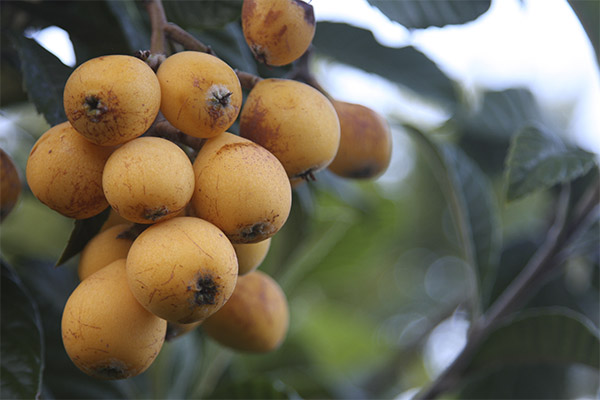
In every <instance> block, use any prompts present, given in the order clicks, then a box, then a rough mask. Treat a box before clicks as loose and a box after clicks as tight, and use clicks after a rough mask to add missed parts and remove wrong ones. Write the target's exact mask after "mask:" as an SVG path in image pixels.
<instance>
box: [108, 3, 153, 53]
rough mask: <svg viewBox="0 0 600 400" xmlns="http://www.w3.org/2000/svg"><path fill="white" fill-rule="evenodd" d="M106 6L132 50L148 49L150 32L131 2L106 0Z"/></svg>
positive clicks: (137, 8)
mask: <svg viewBox="0 0 600 400" xmlns="http://www.w3.org/2000/svg"><path fill="white" fill-rule="evenodd" d="M106 4H107V6H108V8H109V9H110V11H111V12H112V13H113V15H114V16H115V19H116V20H117V21H118V23H119V27H120V28H121V30H122V31H123V35H124V36H125V38H127V41H128V43H129V48H130V49H132V50H145V49H149V48H150V30H149V29H147V28H146V26H145V24H144V16H143V15H142V11H143V10H141V9H140V8H139V7H137V6H136V2H135V1H133V0H106Z"/></svg>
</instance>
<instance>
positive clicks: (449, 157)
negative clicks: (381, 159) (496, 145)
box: [405, 126, 501, 286]
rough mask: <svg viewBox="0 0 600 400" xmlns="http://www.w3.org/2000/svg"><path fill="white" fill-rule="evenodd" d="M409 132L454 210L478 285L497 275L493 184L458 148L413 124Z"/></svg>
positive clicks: (497, 226) (497, 235)
mask: <svg viewBox="0 0 600 400" xmlns="http://www.w3.org/2000/svg"><path fill="white" fill-rule="evenodd" d="M405 128H406V129H407V130H408V132H409V133H410V134H411V135H412V136H413V137H414V138H415V139H416V141H417V142H418V143H419V144H420V145H421V146H422V148H423V150H424V151H425V152H426V154H427V155H428V156H429V158H430V160H431V164H432V168H433V170H434V173H435V175H436V176H437V179H438V181H439V183H440V186H441V187H442V192H443V193H444V195H445V197H446V200H447V201H448V203H449V207H450V210H451V214H452V219H453V221H454V225H455V227H456V231H457V234H458V236H459V240H460V243H461V247H462V249H463V253H464V256H465V261H467V262H468V263H469V264H470V265H472V267H473V268H475V270H476V272H477V274H478V276H479V282H478V283H479V285H480V286H481V285H482V283H485V284H486V285H487V280H488V279H491V278H492V277H493V276H494V275H495V270H496V268H497V266H498V258H499V252H500V247H501V237H500V232H501V229H500V216H499V210H498V205H497V203H496V199H495V197H494V196H493V191H492V187H491V184H490V182H489V180H488V179H487V177H486V176H485V175H484V174H483V172H481V170H480V169H479V167H478V166H477V165H476V164H475V163H474V162H473V161H471V160H470V159H469V158H468V157H467V156H466V155H465V154H464V153H463V152H462V151H461V150H460V149H459V148H457V147H454V146H452V145H450V144H443V145H442V144H437V143H435V142H434V141H433V140H431V139H430V138H429V137H428V136H427V135H425V134H423V133H422V132H420V131H418V130H417V129H415V128H412V127H410V126H405Z"/></svg>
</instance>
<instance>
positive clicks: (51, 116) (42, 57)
mask: <svg viewBox="0 0 600 400" xmlns="http://www.w3.org/2000/svg"><path fill="white" fill-rule="evenodd" d="M12 41H13V44H14V46H15V47H16V49H17V52H18V54H19V61H20V63H21V71H22V73H23V79H24V81H25V89H26V90H27V94H28V96H29V100H30V101H31V102H32V103H33V104H35V108H36V109H37V111H38V112H39V113H40V114H43V115H44V118H46V121H48V123H49V124H50V125H56V124H59V123H61V122H64V121H66V120H67V117H66V115H65V111H64V108H63V90H64V87H65V83H66V81H67V78H68V77H69V75H70V74H71V71H72V70H71V68H69V67H67V66H66V65H64V64H63V63H62V62H61V61H60V60H59V59H58V58H56V57H55V56H54V55H53V54H52V53H50V52H48V51H47V50H46V49H44V48H43V47H42V46H40V45H39V44H37V42H36V41H35V40H33V39H27V38H26V37H24V36H20V35H15V36H13V37H12Z"/></svg>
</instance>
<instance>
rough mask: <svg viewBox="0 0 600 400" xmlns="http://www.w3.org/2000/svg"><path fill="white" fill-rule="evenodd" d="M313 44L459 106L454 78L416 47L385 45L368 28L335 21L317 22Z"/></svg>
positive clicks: (325, 52) (431, 97) (448, 104)
mask: <svg viewBox="0 0 600 400" xmlns="http://www.w3.org/2000/svg"><path fill="white" fill-rule="evenodd" d="M313 44H314V46H315V48H316V50H317V51H318V52H319V53H320V54H321V55H323V56H327V57H331V58H334V59H336V60H338V61H339V62H342V63H345V64H349V65H352V66H355V67H358V68H360V69H363V70H365V71H367V72H370V73H374V74H378V75H381V76H382V77H384V78H386V79H389V80H390V81H392V82H395V83H397V84H399V85H402V86H404V87H406V88H408V89H410V90H413V91H414V92H416V93H417V94H419V95H421V96H423V97H425V98H427V99H429V100H431V101H433V102H436V103H439V104H441V105H443V106H445V107H448V108H450V109H452V110H454V108H455V107H456V102H457V93H456V89H455V85H454V82H452V81H451V80H450V79H449V78H448V77H447V76H446V75H445V74H444V73H443V72H442V71H441V70H440V69H439V68H438V66H437V65H436V64H435V63H434V62H433V61H431V60H430V59H429V58H427V56H425V55H424V54H423V53H421V52H419V51H418V50H416V49H415V48H414V47H403V48H400V49H394V48H391V47H385V46H382V45H381V44H379V43H378V42H377V41H376V40H375V38H374V37H373V34H372V33H371V32H370V31H368V30H364V29H360V28H355V27H353V26H351V25H347V24H338V23H331V22H319V23H318V24H317V30H316V33H315V37H314V39H313ZM348 49H351V50H350V51H349V50H348Z"/></svg>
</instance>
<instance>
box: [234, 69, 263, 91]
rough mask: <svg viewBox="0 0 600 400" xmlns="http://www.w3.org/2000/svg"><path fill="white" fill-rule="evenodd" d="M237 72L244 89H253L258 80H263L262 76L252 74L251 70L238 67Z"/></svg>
mask: <svg viewBox="0 0 600 400" xmlns="http://www.w3.org/2000/svg"><path fill="white" fill-rule="evenodd" d="M235 73H236V75H237V77H238V79H239V80H240V84H241V85H242V87H243V88H244V89H248V90H251V89H252V88H253V87H254V86H256V84H257V83H258V82H260V81H262V78H261V77H260V76H257V75H254V74H251V73H250V72H244V71H239V70H237V69H236V70H235Z"/></svg>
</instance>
